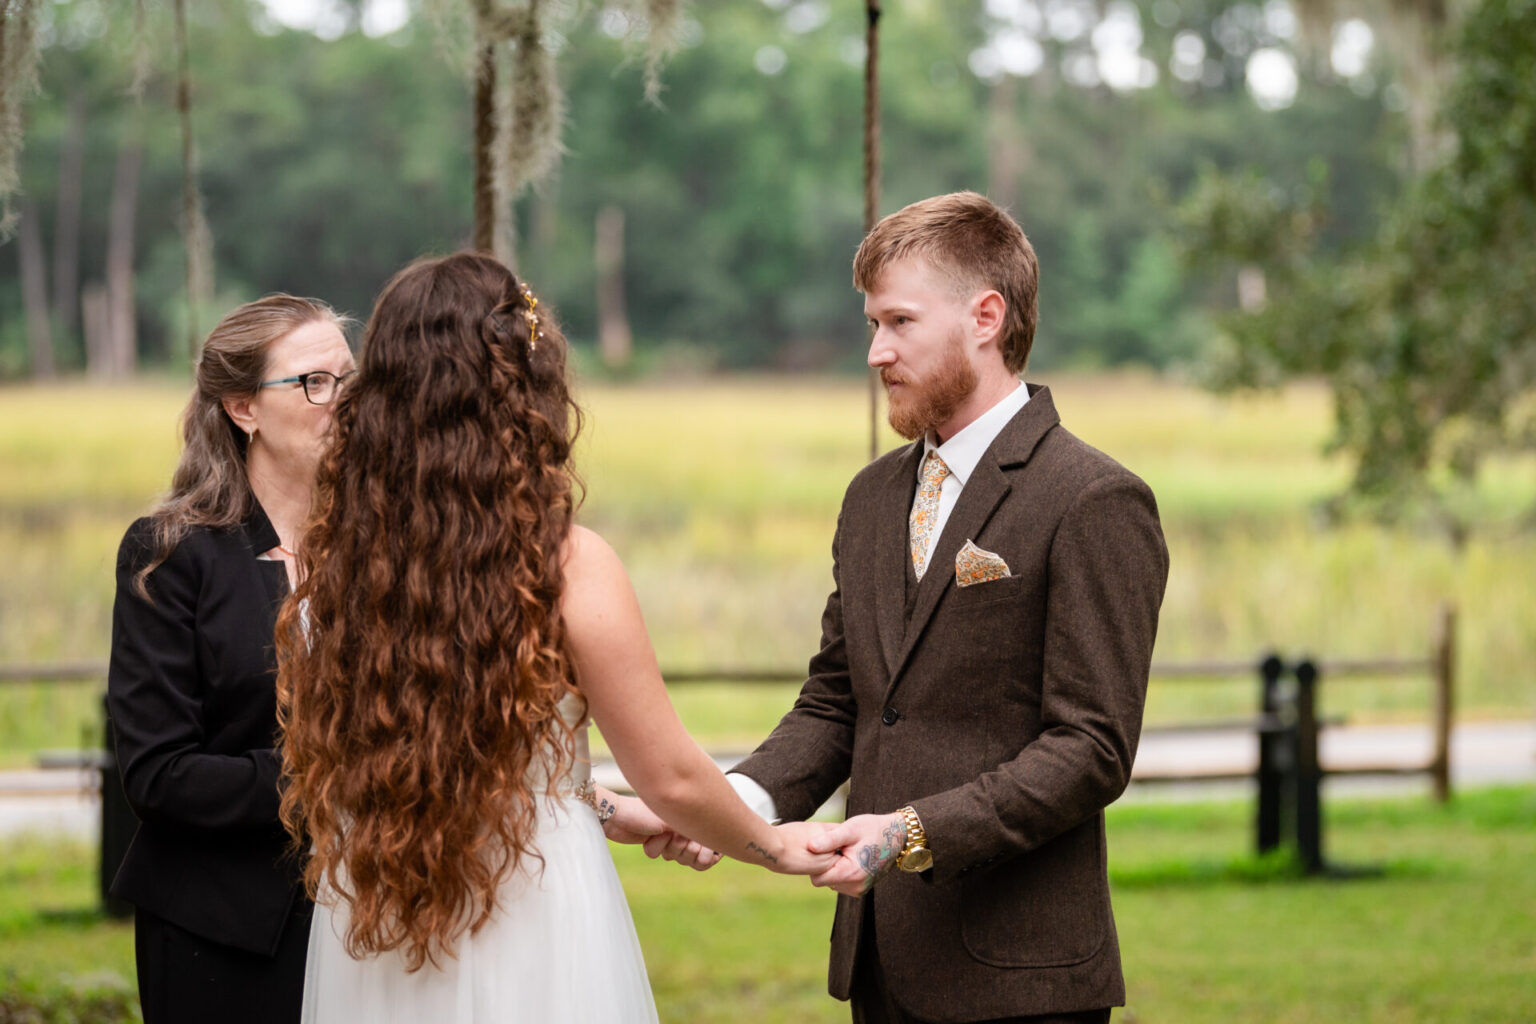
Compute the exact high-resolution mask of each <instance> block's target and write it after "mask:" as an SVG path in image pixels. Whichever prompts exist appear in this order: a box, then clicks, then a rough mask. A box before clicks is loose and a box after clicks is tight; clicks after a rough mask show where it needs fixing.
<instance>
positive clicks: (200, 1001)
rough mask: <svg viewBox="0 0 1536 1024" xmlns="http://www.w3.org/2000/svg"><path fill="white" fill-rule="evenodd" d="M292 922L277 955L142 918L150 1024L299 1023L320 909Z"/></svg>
mask: <svg viewBox="0 0 1536 1024" xmlns="http://www.w3.org/2000/svg"><path fill="white" fill-rule="evenodd" d="M298 902H299V903H300V906H298V907H295V908H294V912H293V913H291V914H290V915H289V917H288V923H287V924H286V925H285V926H284V927H283V935H282V938H281V939H280V940H279V942H278V947H277V953H276V955H274V956H261V955H260V954H258V953H248V952H246V951H245V950H243V949H236V948H234V947H233V946H226V945H223V944H222V943H218V942H211V941H209V940H208V939H205V938H203V937H202V936H200V935H193V934H192V933H191V932H189V931H187V930H186V929H184V928H178V927H176V925H174V924H171V923H170V922H169V921H167V920H165V919H164V918H161V917H158V916H156V915H155V914H151V913H150V912H149V911H147V910H142V909H140V910H138V911H136V912H135V913H134V922H133V925H134V927H133V945H134V958H135V959H136V960H137V961H138V973H139V1004H140V1006H142V1007H143V1010H144V1024H298V1021H299V1016H300V1010H301V1008H302V1006H303V999H304V961H305V958H306V955H307V953H308V951H309V922H310V915H311V912H312V910H313V904H311V903H310V902H309V901H308V900H300V901H298Z"/></svg>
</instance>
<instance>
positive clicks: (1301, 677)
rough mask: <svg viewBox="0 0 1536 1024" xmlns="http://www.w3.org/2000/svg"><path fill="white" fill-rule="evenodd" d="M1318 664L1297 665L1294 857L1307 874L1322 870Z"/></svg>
mask: <svg viewBox="0 0 1536 1024" xmlns="http://www.w3.org/2000/svg"><path fill="white" fill-rule="evenodd" d="M1317 679H1318V669H1317V665H1316V664H1315V663H1314V662H1312V661H1311V660H1310V659H1304V660H1303V661H1302V662H1301V663H1300V664H1298V665H1297V666H1296V741H1295V742H1296V748H1295V749H1296V767H1295V772H1294V775H1293V779H1294V785H1295V787H1296V789H1295V806H1296V855H1297V856H1298V857H1299V858H1300V859H1301V865H1302V868H1303V869H1304V870H1305V871H1306V873H1307V874H1309V875H1315V874H1317V873H1318V872H1320V871H1322V870H1323V814H1322V810H1323V807H1322V792H1321V790H1322V780H1323V772H1322V767H1321V765H1320V764H1319V762H1318V757H1317Z"/></svg>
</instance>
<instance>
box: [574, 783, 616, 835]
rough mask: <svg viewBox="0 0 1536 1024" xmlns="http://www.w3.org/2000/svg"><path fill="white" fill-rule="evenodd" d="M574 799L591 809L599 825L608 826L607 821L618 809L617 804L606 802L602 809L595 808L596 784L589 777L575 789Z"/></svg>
mask: <svg viewBox="0 0 1536 1024" xmlns="http://www.w3.org/2000/svg"><path fill="white" fill-rule="evenodd" d="M576 799H578V800H580V801H582V802H583V803H585V804H586V805H587V806H588V807H590V808H592V811H593V813H594V814H596V815H597V820H598V823H599V824H601V825H606V824H608V819H609V818H611V817H613V816H614V814H615V813H616V812H617V811H618V809H619V808H618V805H617V804H610V803H608V802H607V801H604V802H603V806H602V807H598V806H597V783H596V782H593V781H592V778H591V777H590V776H588V777H587V778H586V779H585V780H584V781H583V782H582V784H581V785H580V786H577V787H576Z"/></svg>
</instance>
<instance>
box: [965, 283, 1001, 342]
mask: <svg viewBox="0 0 1536 1024" xmlns="http://www.w3.org/2000/svg"><path fill="white" fill-rule="evenodd" d="M1007 315H1008V302H1007V300H1005V299H1004V298H1003V296H1002V294H1001V293H999V292H998V291H997V290H996V289H993V288H989V289H987V290H986V291H984V292H981V293H979V294H978V295H977V296H976V297H975V298H974V299H972V300H971V332H972V334H973V335H974V336H975V338H976V340H977V341H979V342H981V343H983V344H988V343H990V344H993V345H997V344H1000V342H1001V339H1002V332H1003V320H1004V318H1005V317H1006V316H1007Z"/></svg>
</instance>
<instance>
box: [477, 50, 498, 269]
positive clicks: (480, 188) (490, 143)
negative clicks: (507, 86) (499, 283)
mask: <svg viewBox="0 0 1536 1024" xmlns="http://www.w3.org/2000/svg"><path fill="white" fill-rule="evenodd" d="M473 246H474V248H475V249H477V250H478V251H480V252H494V251H495V248H496V47H494V46H492V45H490V44H488V43H482V44H480V59H479V64H478V67H477V69H476V72H475V234H474V242H473Z"/></svg>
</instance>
